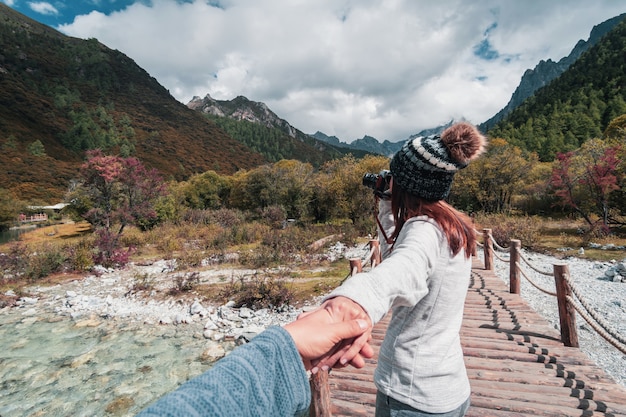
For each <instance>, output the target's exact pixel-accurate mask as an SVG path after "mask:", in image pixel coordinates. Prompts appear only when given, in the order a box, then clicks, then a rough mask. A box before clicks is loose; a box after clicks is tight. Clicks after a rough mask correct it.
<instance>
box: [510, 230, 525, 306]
mask: <svg viewBox="0 0 626 417" xmlns="http://www.w3.org/2000/svg"><path fill="white" fill-rule="evenodd" d="M521 248H522V242H521V241H519V240H517V239H511V242H510V244H509V291H510V292H511V294H519V293H520V279H519V278H520V277H519V276H520V270H519V269H518V268H517V265H518V264H519V263H520V250H521Z"/></svg>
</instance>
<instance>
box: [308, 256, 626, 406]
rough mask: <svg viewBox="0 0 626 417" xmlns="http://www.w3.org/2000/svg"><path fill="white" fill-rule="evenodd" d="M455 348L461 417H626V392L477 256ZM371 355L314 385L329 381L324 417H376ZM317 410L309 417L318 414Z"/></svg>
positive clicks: (381, 327)
mask: <svg viewBox="0 0 626 417" xmlns="http://www.w3.org/2000/svg"><path fill="white" fill-rule="evenodd" d="M387 324H388V318H385V319H383V320H382V321H381V322H379V323H378V324H377V325H376V326H375V328H374V331H373V340H372V346H373V347H374V350H375V351H376V354H378V348H379V347H380V344H381V342H382V339H383V337H384V335H385V331H386V328H387ZM461 343H462V345H463V352H464V357H465V364H466V367H467V373H468V375H469V378H470V384H471V387H472V395H471V403H472V404H471V407H470V409H469V411H468V413H467V414H466V415H467V416H470V417H472V416H474V417H484V416H494V417H499V416H502V417H517V416H577V417H581V416H584V417H587V416H626V388H625V387H623V386H622V385H619V384H617V383H616V382H615V381H614V380H613V379H612V378H611V377H609V376H608V375H607V374H606V373H605V372H604V371H603V370H602V369H601V368H599V367H598V366H597V365H596V364H595V363H594V362H592V361H591V360H590V359H589V358H588V357H587V356H586V355H585V354H584V353H583V352H581V351H580V350H579V349H578V348H574V347H566V346H564V344H563V343H562V342H561V335H560V333H559V332H558V331H556V330H555V329H554V328H553V327H551V326H550V325H549V324H548V322H547V321H546V320H545V319H543V318H542V317H541V316H540V315H539V314H538V313H536V312H535V311H534V310H533V309H532V308H531V307H530V306H529V305H528V304H527V303H526V302H525V301H524V299H522V298H521V297H520V296H519V295H517V294H511V293H510V291H509V288H508V287H507V285H506V284H505V283H504V282H503V281H502V280H501V279H500V278H499V277H497V276H496V275H495V273H494V272H493V271H492V270H486V269H485V268H484V266H483V264H482V262H480V261H479V260H477V259H476V258H474V264H473V268H472V278H471V281H470V286H469V291H468V294H467V299H466V302H465V311H464V319H463V326H462V328H461ZM376 357H377V356H375V357H374V358H373V359H372V360H368V363H367V365H366V366H365V367H364V368H362V369H354V368H352V367H348V368H343V369H334V370H332V372H330V374H328V375H324V376H321V377H319V379H317V380H316V379H314V380H313V381H312V384H316V383H320V381H322V382H321V383H323V384H325V383H326V380H325V379H326V377H327V378H328V380H327V383H328V387H329V392H330V398H329V399H327V400H329V401H330V405H329V407H328V408H329V411H330V413H326V415H328V414H330V415H332V416H373V415H374V408H375V402H376V387H375V386H374V382H373V373H374V369H375V367H376ZM625 366H626V363H625ZM315 390H316V387H314V391H315ZM314 400H315V398H314ZM315 408H316V407H315V403H314V406H313V407H312V412H311V415H323V413H320V412H319V408H320V407H318V410H317V411H316V410H315ZM324 408H326V407H324Z"/></svg>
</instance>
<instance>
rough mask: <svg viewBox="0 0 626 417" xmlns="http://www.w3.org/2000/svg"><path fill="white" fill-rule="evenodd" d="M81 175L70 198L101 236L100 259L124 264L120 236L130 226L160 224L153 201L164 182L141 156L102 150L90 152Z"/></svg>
mask: <svg viewBox="0 0 626 417" xmlns="http://www.w3.org/2000/svg"><path fill="white" fill-rule="evenodd" d="M80 177H81V178H80V185H79V186H78V187H77V188H76V189H75V190H74V192H73V193H72V195H71V197H70V201H71V203H72V209H73V210H74V211H75V213H77V214H79V215H81V216H82V217H83V218H84V219H85V220H87V221H88V222H89V223H90V224H91V225H92V226H93V227H94V229H95V233H96V234H97V236H98V243H97V244H98V249H99V253H98V254H97V256H96V258H97V259H96V262H99V263H102V264H104V265H113V264H116V263H123V262H124V254H123V253H122V252H121V251H120V243H119V238H120V236H121V235H122V233H123V231H124V228H125V227H126V226H128V225H135V226H137V227H139V228H140V229H143V230H145V229H149V228H151V227H153V226H154V225H155V224H156V222H157V213H156V211H155V210H154V208H153V203H154V202H155V201H156V199H157V198H158V197H159V196H160V195H161V194H162V192H163V190H164V184H163V181H162V180H161V178H160V177H159V175H158V174H157V172H156V170H148V169H146V168H145V166H144V165H143V164H142V163H141V162H140V161H139V160H138V159H137V158H132V157H130V158H122V157H119V156H112V155H104V154H103V153H102V152H101V151H100V150H94V151H89V152H87V161H86V162H85V163H84V164H83V165H82V166H81V169H80Z"/></svg>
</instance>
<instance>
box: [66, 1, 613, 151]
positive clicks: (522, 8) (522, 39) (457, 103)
mask: <svg viewBox="0 0 626 417" xmlns="http://www.w3.org/2000/svg"><path fill="white" fill-rule="evenodd" d="M212 3H213V4H218V3H217V2H212ZM616 3H617V2H614V1H611V0H598V1H595V2H588V1H587V0H568V1H564V0H561V1H550V2H545V1H540V0H529V1H524V2H513V1H508V2H502V1H499V0H483V1H480V2H472V3H469V2H463V1H462V0H439V1H437V2H430V1H415V0H360V1H357V0H299V1H296V0H294V1H290V2H285V1H278V0H255V1H246V0H227V1H220V2H219V7H213V6H211V5H210V4H209V3H207V2H206V1H201V0H195V1H193V2H173V1H169V0H154V1H153V2H151V3H150V2H147V3H145V4H144V3H140V2H138V3H135V4H133V5H132V6H130V7H127V8H126V9H124V10H121V11H119V12H114V13H112V14H110V15H109V16H107V15H104V14H102V13H97V12H92V13H90V14H88V15H83V16H78V17H77V18H76V19H75V20H74V22H73V23H72V24H69V25H65V26H63V27H61V28H60V29H61V30H62V31H63V32H65V33H67V34H68V35H71V36H77V37H82V38H90V37H95V38H98V39H99V40H100V41H101V42H103V43H104V44H106V45H107V46H109V47H111V48H114V49H119V50H120V51H122V52H124V53H125V54H127V55H128V56H130V57H131V58H133V59H134V60H135V61H136V62H137V63H138V64H139V65H140V66H142V67H143V68H144V69H146V70H147V71H148V72H149V73H150V74H151V75H152V76H154V77H155V78H157V80H159V82H160V83H161V84H162V85H164V86H165V87H166V88H168V89H169V90H170V92H171V93H172V95H174V96H175V97H176V98H177V99H179V100H180V101H181V102H183V103H187V102H188V101H189V100H190V99H191V98H192V96H194V95H197V96H204V95H206V94H207V93H209V94H211V96H213V97H214V98H217V99H232V98H234V97H235V96H237V95H244V96H246V97H248V98H249V99H251V100H255V101H263V102H265V103H266V104H267V105H268V106H269V107H270V108H271V109H272V110H274V111H275V112H276V113H277V114H278V115H279V116H280V117H283V118H285V119H287V120H288V121H289V122H290V123H291V124H293V125H294V126H296V127H297V128H299V129H301V130H303V131H304V132H307V133H313V132H315V131H316V130H321V131H323V132H324V133H326V134H329V135H336V136H337V137H339V138H340V139H341V140H345V141H352V140H353V139H356V138H358V137H362V136H364V135H366V134H368V135H371V136H374V137H376V138H378V139H379V140H384V139H389V140H402V139H405V138H406V137H408V136H409V135H410V134H413V133H416V132H418V131H419V130H421V129H424V128H430V127H434V126H436V125H438V124H441V123H444V122H447V121H448V120H450V119H451V118H453V117H466V118H467V119H469V120H471V121H473V122H475V123H481V122H483V121H485V120H487V119H488V118H490V117H491V116H493V115H494V114H495V113H497V112H498V111H499V110H500V109H501V108H502V107H504V106H505V105H506V103H507V102H508V100H509V99H510V97H511V94H512V93H513V91H514V90H515V87H516V86H517V84H518V83H519V81H520V78H521V76H522V74H523V73H524V71H525V70H526V69H528V68H533V67H534V66H535V65H536V64H537V63H538V62H539V61H540V60H542V59H548V58H552V59H553V60H559V59H560V58H562V57H563V56H565V55H567V54H568V53H569V52H570V51H571V49H572V48H573V47H574V45H575V44H576V42H577V41H578V40H579V39H587V38H588V36H589V32H590V31H591V28H592V27H593V26H594V25H596V24H599V23H601V22H602V21H604V20H606V19H608V18H610V17H613V16H616V15H618V14H620V13H621V12H622V10H620V6H619V5H618V4H616ZM481 42H485V45H488V46H489V48H490V49H489V51H490V52H492V57H494V59H489V60H486V59H481V58H480V57H479V56H476V54H475V53H474V51H475V48H476V46H477V45H479V44H480V43H481ZM487 42H488V44H487ZM496 56H497V57H496Z"/></svg>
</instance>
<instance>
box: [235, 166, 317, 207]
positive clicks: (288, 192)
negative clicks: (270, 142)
mask: <svg viewBox="0 0 626 417" xmlns="http://www.w3.org/2000/svg"><path fill="white" fill-rule="evenodd" d="M312 175H313V167H312V166H311V164H308V163H303V162H299V161H295V160H281V161H279V162H276V163H274V164H272V165H263V166H260V167H258V168H256V169H253V170H251V171H249V172H245V173H243V172H242V173H238V174H236V175H234V176H233V182H232V190H231V193H230V201H229V203H230V205H231V206H233V207H235V208H239V209H243V210H247V209H264V208H266V207H270V206H280V207H282V208H283V209H284V210H285V212H286V214H287V216H288V217H292V218H297V219H303V218H306V217H307V216H308V215H309V203H310V200H311V198H312V188H311V178H312Z"/></svg>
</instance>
